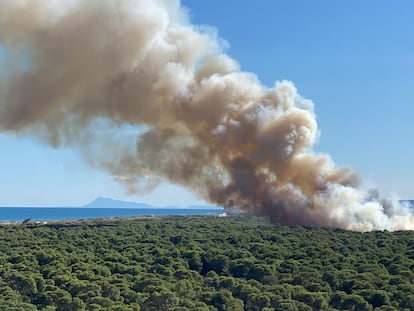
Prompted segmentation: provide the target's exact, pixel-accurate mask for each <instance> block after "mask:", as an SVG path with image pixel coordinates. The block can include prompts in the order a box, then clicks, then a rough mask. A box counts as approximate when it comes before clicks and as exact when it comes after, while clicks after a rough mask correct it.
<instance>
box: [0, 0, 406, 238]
mask: <svg viewBox="0 0 414 311" xmlns="http://www.w3.org/2000/svg"><path fill="white" fill-rule="evenodd" d="M206 29H207V28H201V27H195V26H193V25H191V24H190V23H189V21H188V17H187V14H186V10H185V9H183V8H182V7H181V6H180V3H179V2H178V1H161V0H159V1H157V0H119V1H66V0H65V1H50V0H49V1H46V0H25V1H23V0H22V1H7V2H3V3H1V4H0V45H1V46H2V47H3V48H4V49H6V51H7V54H8V55H9V56H10V57H11V56H12V55H24V58H26V59H27V61H26V65H24V66H21V65H20V66H19V65H15V64H13V62H7V68H5V69H4V72H7V73H8V74H7V75H4V76H2V77H1V78H0V96H1V97H0V131H2V132H4V133H20V134H26V135H36V136H38V137H41V138H42V139H44V140H45V141H47V142H48V143H49V144H51V145H53V146H56V147H58V146H61V145H69V146H73V147H77V148H80V149H81V150H83V152H84V154H85V157H86V159H87V161H88V162H89V163H91V164H93V165H97V166H99V167H102V168H104V169H106V170H108V171H109V172H110V173H111V174H112V175H113V177H114V178H115V179H116V180H118V181H120V182H121V183H123V184H125V185H126V187H127V189H128V190H129V191H139V190H140V189H141V190H144V191H148V190H150V189H152V188H153V187H155V186H156V185H157V184H158V182H159V181H160V180H161V179H165V180H168V181H170V182H172V183H176V184H180V185H183V186H186V187H188V188H190V189H192V190H193V191H194V192H195V193H197V194H199V195H200V196H202V197H203V198H205V199H206V200H208V201H210V202H212V203H214V204H218V205H235V206H238V207H240V208H242V209H245V210H248V211H252V212H254V213H257V214H259V215H266V216H268V217H269V218H270V219H271V220H272V221H274V222H280V223H282V224H287V225H291V226H294V225H312V226H322V227H339V228H345V229H350V230H359V231H366V230H384V229H385V230H398V229H409V230H413V229H414V219H413V216H412V214H411V211H410V209H409V208H408V207H407V206H406V205H404V204H400V203H399V202H398V200H394V201H392V200H388V201H386V200H382V199H380V198H379V196H378V195H372V192H367V191H364V190H361V189H360V186H359V178H358V176H357V174H356V173H355V172H353V171H352V170H351V169H348V168H343V167H338V166H337V165H336V164H335V163H334V162H333V161H332V159H331V158H330V157H329V156H328V155H324V154H316V153H314V152H312V146H313V145H314V143H315V142H316V140H317V139H318V134H319V132H318V127H317V123H316V118H315V114H314V111H313V104H312V102H311V101H309V100H306V99H304V98H303V97H302V96H300V95H299V94H298V92H297V90H296V88H295V87H294V85H293V84H292V83H291V82H287V81H283V82H277V83H276V84H275V85H274V87H272V88H268V87H265V86H263V85H262V84H261V83H260V82H259V80H258V79H257V77H256V76H255V75H254V74H251V73H246V72H242V71H240V69H239V66H238V64H237V62H236V61H235V60H233V59H231V58H230V57H229V56H227V55H226V54H225V53H223V51H222V50H223V48H222V47H223V41H221V40H220V39H218V38H217V35H216V34H215V33H214V31H211V29H210V30H206ZM19 53H20V54H19ZM97 120H98V121H99V120H106V126H108V127H110V128H118V127H120V126H121V127H122V126H126V127H129V128H131V127H132V128H133V127H137V128H141V129H145V133H141V132H140V133H139V134H137V141H136V142H135V141H134V142H133V143H131V141H130V140H125V141H124V140H122V139H115V138H116V137H115V138H114V136H113V135H111V134H110V133H111V132H110V131H107V135H105V132H101V134H100V135H97V133H96V131H94V124H96V122H97ZM102 133H104V134H102Z"/></svg>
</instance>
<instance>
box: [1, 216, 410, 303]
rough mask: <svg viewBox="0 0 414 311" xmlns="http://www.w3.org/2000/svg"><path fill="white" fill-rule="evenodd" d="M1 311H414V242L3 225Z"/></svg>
mask: <svg viewBox="0 0 414 311" xmlns="http://www.w3.org/2000/svg"><path fill="white" fill-rule="evenodd" d="M0 249H1V252H0V310H10V311H13V310H16V311H17V310H22V311H30V310H59V311H65V310H117V311H121V310H122V311H124V310H125V311H126V310H131V311H132V310H148V311H151V310H175V311H186V310H200V311H202V310H206V311H207V310H236V311H237V310H252V311H254V310H413V309H414V272H413V270H414V233H413V232H393V233H390V232H371V233H356V232H347V231H342V230H325V229H317V228H303V227H297V228H287V227H282V226H277V225H271V224H268V223H267V222H266V221H265V220H263V219H260V218H254V217H251V218H248V217H235V218H232V217H230V218H216V217H161V218H155V217H154V218H136V219H126V220H107V221H88V222H82V223H55V224H49V225H36V224H31V223H27V224H20V225H3V226H0Z"/></svg>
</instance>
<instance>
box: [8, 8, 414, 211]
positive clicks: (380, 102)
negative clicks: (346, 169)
mask: <svg viewBox="0 0 414 311" xmlns="http://www.w3.org/2000/svg"><path fill="white" fill-rule="evenodd" d="M182 4H183V5H184V6H186V7H187V8H188V9H189V12H190V16H191V20H192V22H193V23H194V24H203V25H210V26H213V27H215V28H216V29H217V31H218V34H219V36H220V37H221V38H223V39H225V40H226V41H227V42H228V43H229V48H228V50H227V53H228V54H229V55H231V56H232V57H233V58H234V59H236V60H237V61H238V62H239V63H240V66H241V68H242V70H244V71H251V72H254V73H256V74H257V76H258V77H259V79H260V80H261V81H262V82H263V83H264V84H266V85H269V86H270V85H273V83H274V82H275V81H276V80H283V79H287V80H291V81H293V82H294V83H295V85H296V87H297V88H298V90H299V92H300V93H301V94H302V95H303V96H304V97H306V98H309V99H311V100H312V101H313V102H314V103H315V110H316V114H317V119H318V124H319V129H320V131H321V136H320V141H319V143H318V144H317V146H315V150H316V151H318V152H325V153H329V154H330V155H332V157H333V159H334V160H335V161H336V162H337V163H339V164H342V165H350V166H352V167H353V168H355V170H357V171H359V172H360V173H361V175H362V176H363V179H364V180H366V181H367V183H371V184H374V185H376V186H377V187H378V188H379V189H380V190H381V191H382V192H383V193H384V194H388V193H398V194H399V195H400V197H401V198H407V199H408V198H414V165H413V164H412V160H413V155H414V145H413V144H412V140H411V139H412V136H413V134H414V122H413V120H414V92H413V85H412V84H413V82H414V36H413V30H414V2H413V1H410V0H398V1H383V0H382V1H381V0H380V1H374V0H366V1H361V0H349V1H332V0H313V1H305V0H300V1H299V0H290V1H280V0H261V1H236V0H226V1H218V0H210V1H199V0H185V1H182ZM0 159H1V161H0V206H6V205H8V206H16V205H17V206H19V205H20V206H21V205H37V206H40V205H48V206H50V205H80V204H84V203H86V202H87V201H89V200H92V199H93V198H95V197H97V196H108V197H114V198H120V199H128V200H136V201H140V202H145V203H150V204H155V205H182V206H185V205H190V204H196V203H202V201H201V200H200V199H197V198H196V197H194V196H193V195H191V194H190V193H188V192H186V191H184V190H183V189H180V188H178V187H175V186H172V185H168V184H164V185H162V186H161V187H160V188H159V189H157V190H156V191H154V192H153V193H150V194H147V195H142V196H131V197H128V196H126V194H125V191H124V190H123V189H122V187H121V186H120V185H118V184H117V183H115V182H114V181H112V179H111V177H110V176H109V175H107V174H105V173H104V172H100V171H96V170H93V169H91V168H89V167H88V166H87V165H86V164H84V163H83V161H82V159H81V157H79V156H78V155H77V153H76V151H73V150H70V149H63V150H54V149H51V148H49V147H46V146H44V145H41V144H39V143H38V142H36V141H33V140H30V139H27V138H16V137H11V136H4V135H0Z"/></svg>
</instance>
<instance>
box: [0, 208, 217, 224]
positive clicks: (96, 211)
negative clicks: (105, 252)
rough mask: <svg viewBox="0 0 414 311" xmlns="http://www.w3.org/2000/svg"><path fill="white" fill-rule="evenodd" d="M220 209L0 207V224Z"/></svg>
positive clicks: (166, 214)
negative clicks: (29, 220) (30, 220)
mask: <svg viewBox="0 0 414 311" xmlns="http://www.w3.org/2000/svg"><path fill="white" fill-rule="evenodd" d="M221 212H222V209H220V208H211V209H210V208H206V209H201V208H195V209H194V208H85V207H0V222H9V221H10V222H14V221H23V220H25V219H28V218H30V219H32V220H39V221H40V220H70V219H94V218H111V217H134V216H169V215H174V216H188V215H214V214H218V213H221Z"/></svg>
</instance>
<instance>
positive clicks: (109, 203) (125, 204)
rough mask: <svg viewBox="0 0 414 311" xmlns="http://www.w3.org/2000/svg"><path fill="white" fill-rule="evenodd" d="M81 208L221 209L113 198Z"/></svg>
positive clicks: (100, 198)
mask: <svg viewBox="0 0 414 311" xmlns="http://www.w3.org/2000/svg"><path fill="white" fill-rule="evenodd" d="M81 207H86V208H188V209H210V208H221V207H219V206H215V205H190V206H186V207H179V206H163V207H158V206H152V205H148V204H145V203H139V202H132V201H123V200H115V199H111V198H104V197H99V198H96V199H94V200H93V201H92V202H90V203H88V204H86V205H83V206H81Z"/></svg>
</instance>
